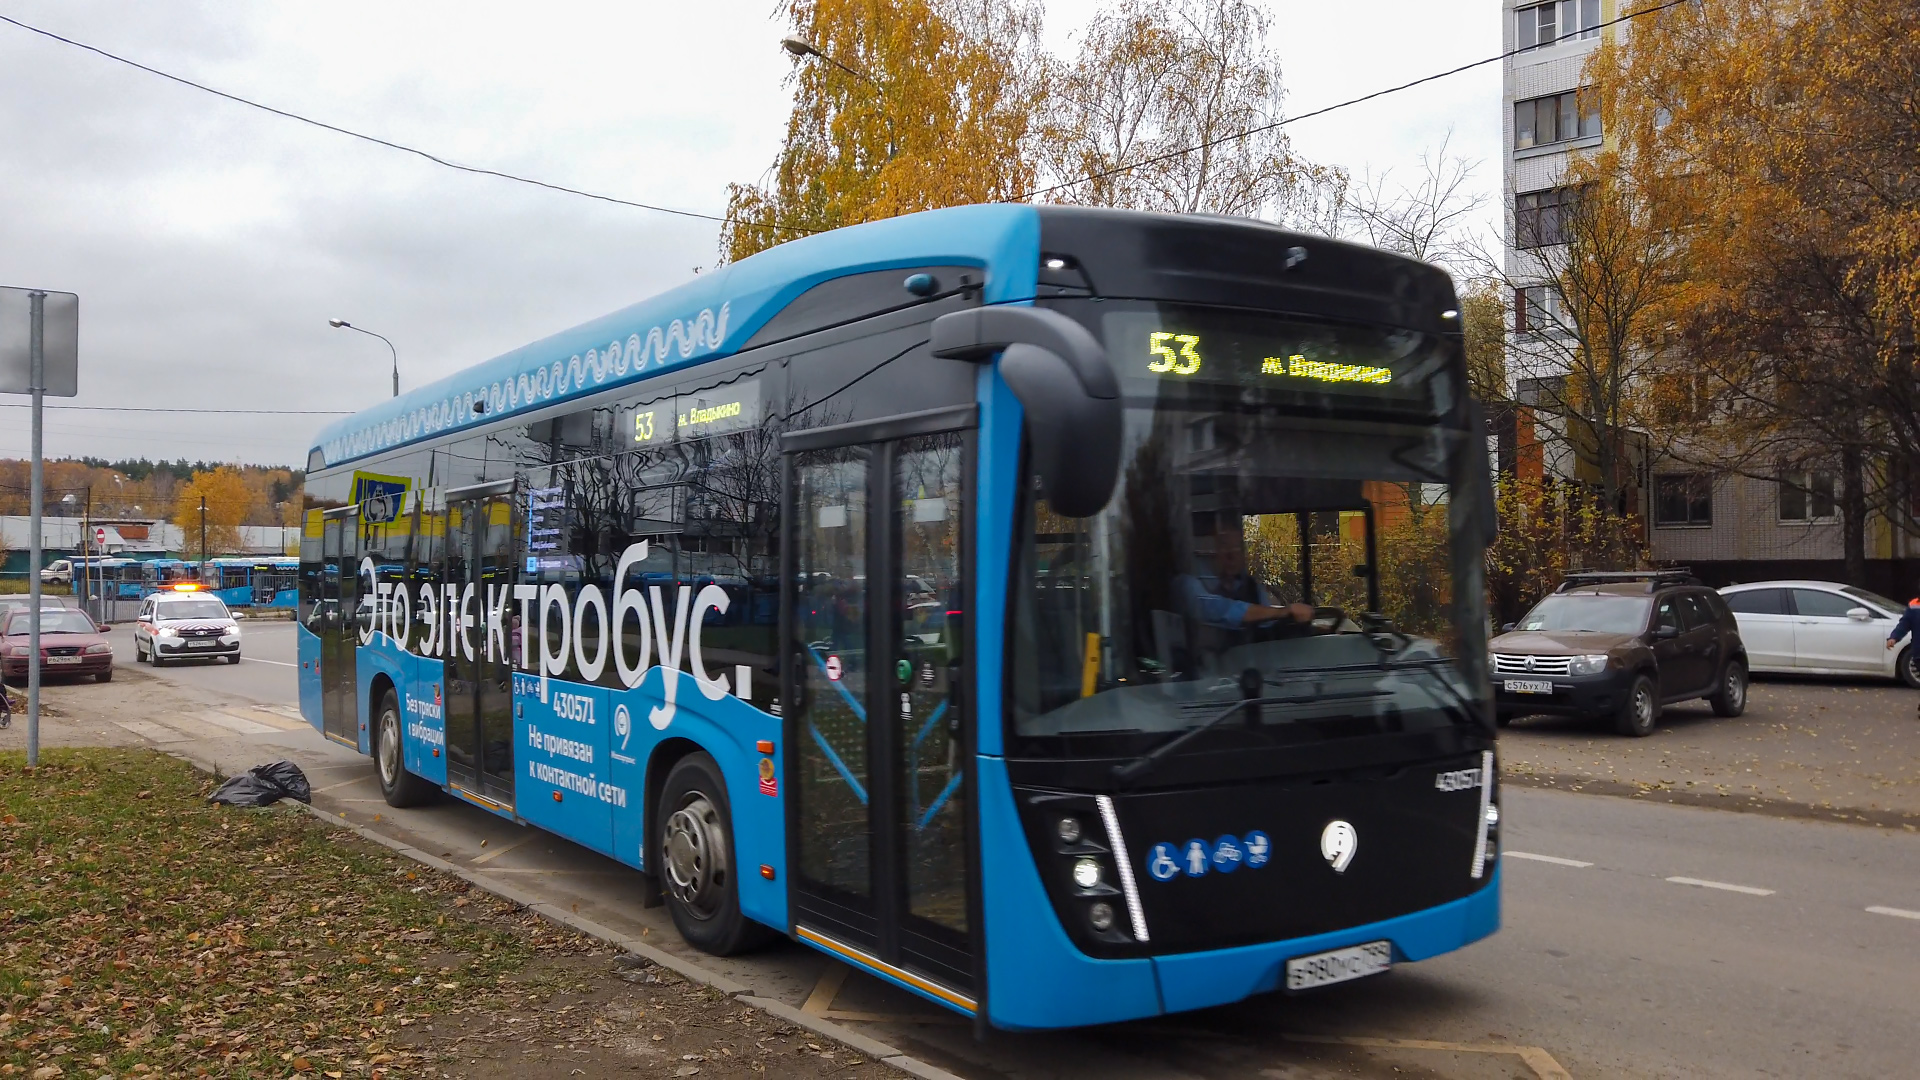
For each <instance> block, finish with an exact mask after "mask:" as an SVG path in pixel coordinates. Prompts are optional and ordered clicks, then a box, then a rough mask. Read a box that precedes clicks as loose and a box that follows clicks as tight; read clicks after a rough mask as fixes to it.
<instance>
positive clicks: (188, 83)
mask: <svg viewBox="0 0 1920 1080" xmlns="http://www.w3.org/2000/svg"><path fill="white" fill-rule="evenodd" d="M1688 2H1689V0H1668V2H1667V3H1664V4H1660V5H1657V6H1655V7H1650V8H1644V9H1642V10H1640V11H1635V12H1630V13H1628V14H1626V15H1621V16H1617V17H1615V18H1612V19H1608V20H1607V21H1605V22H1602V23H1599V24H1597V25H1596V26H1593V27H1588V28H1585V29H1581V30H1575V31H1573V32H1572V33H1567V34H1561V35H1559V36H1558V37H1556V38H1554V39H1553V40H1552V41H1546V42H1540V43H1538V44H1535V45H1529V46H1527V47H1526V48H1522V49H1509V50H1507V51H1505V52H1501V53H1496V54H1495V55H1493V56H1489V57H1486V58H1484V59H1481V60H1475V61H1473V62H1471V63H1467V64H1461V65H1459V66H1458V67H1452V68H1448V69H1447V70H1445V71H1437V72H1434V73H1433V74H1431V75H1424V76H1422V77H1420V78H1418V79H1414V80H1412V81H1410V82H1404V83H1401V84H1399V85H1397V86H1389V87H1386V88H1385V89H1382V90H1375V91H1373V92H1372V93H1369V94H1362V95H1360V96H1359V97H1355V98H1349V99H1347V100H1345V101H1341V102H1336V103H1334V104H1332V105H1328V106H1326V107H1324V108H1320V109H1315V110H1313V111H1312V112H1305V113H1301V114H1300V115H1298V116H1289V117H1285V118H1283V119H1280V120H1275V121H1273V122H1272V123H1268V124H1261V125H1259V126H1257V127H1252V128H1248V129H1247V130H1245V131H1236V132H1232V133H1230V134H1227V135H1222V136H1219V137H1218V138H1214V139H1208V140H1207V141H1205V142H1201V143H1196V144H1194V145H1192V146H1186V147H1181V148H1180V149H1177V150H1169V151H1166V152H1165V153H1161V154H1155V155H1154V156H1152V157H1148V158H1142V159H1141V160H1139V161H1133V162H1128V163H1126V164H1124V165H1116V166H1114V167H1113V168H1110V169H1102V170H1100V171H1098V172H1093V173H1088V174H1087V175H1085V176H1079V177H1075V178H1074V179H1072V180H1063V181H1061V182H1060V183H1057V184H1050V185H1048V186H1046V187H1042V188H1035V189H1034V190H1032V191H1028V192H1025V193H1024V194H1022V195H1019V196H1017V197H1016V200H1015V201H1018V202H1025V201H1027V200H1029V199H1035V198H1038V197H1040V196H1042V195H1050V194H1052V193H1054V192H1056V191H1064V190H1066V189H1068V188H1071V187H1077V186H1078V185H1080V184H1085V183H1088V182H1090V181H1094V180H1103V179H1106V178H1107V177H1110V176H1118V175H1119V174H1121V173H1124V172H1131V171H1132V170H1134V169H1139V168H1143V167H1145V166H1148V165H1155V164H1158V163H1160V162H1162V161H1169V160H1171V159H1173V158H1176V157H1181V156H1183V155H1186V154H1192V153H1196V152H1198V151H1201V150H1206V149H1210V148H1212V147H1215V146H1220V145H1223V144H1225V143H1229V142H1235V141H1238V140H1240V139H1245V138H1248V137H1250V136H1253V135H1258V134H1260V133H1262V132H1266V131H1272V130H1274V129H1275V128H1281V127H1286V126H1287V125H1289V124H1294V123H1298V122H1299V121H1301V120H1308V119H1312V118H1313V117H1316V116H1325V115H1327V114H1328V113H1332V112H1337V111H1339V110H1341V109H1346V108H1351V107H1352V106H1355V105H1359V104H1362V103H1364V102H1368V101H1373V100H1375V99H1377V98H1382V97H1386V96H1387V95H1389V94H1397V93H1400V92H1401V91H1404V90H1411V89H1413V88H1414V87H1416V86H1423V85H1425V84H1427V83H1430V82H1435V81H1437V80H1440V79H1444V78H1447V77H1449V76H1452V75H1458V74H1460V73H1462V72H1466V71H1472V70H1473V69H1475V68H1478V67H1484V66H1486V65H1488V64H1493V63H1498V62H1499V61H1501V60H1505V59H1507V58H1508V57H1510V56H1518V55H1519V54H1521V53H1523V52H1530V51H1532V50H1534V49H1538V48H1540V47H1542V46H1544V45H1551V44H1555V43H1557V42H1561V41H1566V40H1569V39H1571V38H1576V37H1580V36H1582V35H1584V34H1586V33H1588V32H1590V31H1594V30H1600V29H1603V28H1605V27H1609V26H1615V25H1618V24H1621V23H1626V22H1630V21H1632V20H1634V19H1639V18H1644V17H1645V16H1648V15H1654V14H1658V13H1659V12H1662V11H1666V10H1668V9H1669V8H1675V7H1679V6H1680V5H1682V4H1685V3H1688ZM0 22H5V23H9V24H11V25H13V26H17V27H19V28H20V29H22V30H25V31H27V32H29V33H32V34H38V35H40V36H41V37H44V38H48V39H51V40H53V41H58V42H60V43H61V44H63V45H70V46H72V47H74V48H76V49H82V50H85V51H87V52H90V53H93V54H94V55H96V56H100V57H104V58H106V59H108V60H112V61H113V62H115V63H118V64H125V65H126V66H128V67H131V68H134V69H136V70H138V71H144V72H146V73H147V74H149V75H156V76H158V77H160V78H162V79H166V80H168V81H169V82H174V83H178V84H179V85H181V86H185V87H189V88H191V89H194V90H199V91H201V92H203V93H208V94H212V95H214V96H215V97H219V98H224V99H226V100H227V101H231V102H234V103H235V104H238V105H245V106H247V107H248V108H253V109H259V110H260V111H262V112H266V113H271V114H273V115H274V116H278V117H281V118H283V119H287V120H294V121H297V122H299V123H302V124H307V125H310V126H312V127H317V128H320V129H321V130H323V131H331V132H333V133H335V134H337V135H345V136H347V137H348V138H351V139H359V140H360V141H362V142H368V143H372V144H373V145H375V146H382V147H386V148H387V149H389V150H398V151H400V152H401V153H403V154H412V155H414V156H416V157H420V158H424V159H425V160H427V161H430V162H432V163H433V164H435V165H439V166H442V167H444V168H448V169H453V170H456V171H458V172H464V173H471V174H473V175H476V176H492V177H496V178H498V179H501V180H509V181H512V182H514V183H517V184H526V185H529V186H532V187H538V188H545V189H547V190H549V191H557V192H560V193H561V194H565V195H577V196H579V197H581V198H584V199H593V200H595V201H597V202H605V203H613V204H615V205H618V206H630V207H633V208H635V209H639V210H651V211H654V212H655V213H660V214H672V215H674V216H676V217H685V218H696V219H699V220H701V221H716V222H719V223H721V224H723V225H728V224H741V225H750V226H753V227H755V228H762V229H780V230H784V231H787V232H796V233H801V234H803V235H804V234H809V233H812V232H814V231H816V230H813V229H808V228H805V227H803V226H799V225H781V224H778V223H776V222H768V221H743V220H741V219H739V218H735V217H730V216H727V215H725V214H707V213H702V212H700V211H697V210H679V209H675V208H673V207H670V206H659V205H656V204H654V203H644V202H638V201H636V200H633V199H622V198H619V197H618V196H614V195H605V194H601V193H600V192H595V191H585V190H582V189H580V188H575V187H568V186H567V185H565V184H556V183H553V182H551V181H547V180H539V179H535V178H533V177H529V176H521V175H519V174H517V173H510V172H505V171H503V170H500V169H490V168H486V167H484V166H479V165H465V164H462V163H460V162H457V161H451V160H449V159H447V158H444V157H441V156H439V155H438V154H433V153H429V152H428V151H426V150H422V149H420V148H419V147H415V146H408V145H407V144H405V143H399V142H394V141H393V140H391V139H383V138H381V137H379V136H377V135H368V134H366V133H364V132H359V131H355V130H353V129H351V128H346V127H341V126H340V125H338V124H330V123H327V122H326V121H323V120H315V119H313V118H312V117H309V116H303V115H301V114H300V113H296V112H292V111H289V110H287V109H281V108H276V107H274V106H272V105H265V104H262V103H260V102H258V101H254V100H252V99H251V98H246V97H242V96H240V95H239V94H233V93H228V92H227V91H225V90H219V89H216V88H214V87H211V86H208V85H206V84H205V83H200V82H195V81H194V80H192V79H188V78H185V77H183V76H180V75H175V74H172V73H171V72H166V71H162V70H160V69H159V68H156V67H151V66H149V65H147V64H142V63H140V62H139V61H137V60H130V59H128V58H127V57H124V56H121V55H119V54H117V53H113V52H109V51H107V50H106V49H102V48H100V47H99V46H97V45H89V44H87V43H86V42H84V41H76V40H74V39H73V38H70V37H64V36H62V35H60V34H56V33H54V32H53V31H51V30H45V29H42V28H40V27H38V26H34V25H32V24H30V23H24V22H21V21H20V20H19V19H15V18H12V17H11V16H7V15H0Z"/></svg>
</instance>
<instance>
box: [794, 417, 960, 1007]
mask: <svg viewBox="0 0 1920 1080" xmlns="http://www.w3.org/2000/svg"><path fill="white" fill-rule="evenodd" d="M895 433H897V430H896V431H889V432H887V434H895ZM850 434H851V435H852V436H853V438H858V437H859V436H860V434H861V433H860V432H858V431H855V432H852V433H850ZM869 434H870V435H871V434H878V432H877V431H875V430H873V429H871V428H870V429H869ZM836 442H837V443H838V444H837V445H835V443H836ZM970 445H971V440H970V439H969V438H968V437H967V436H966V434H965V433H964V432H961V431H954V430H947V431H938V430H935V431H933V432H931V433H929V434H926V435H919V436H914V437H910V438H900V439H892V440H889V441H865V442H855V441H852V440H851V439H849V438H848V437H847V433H842V432H836V431H834V430H831V429H829V430H816V431H806V432H796V433H793V434H791V435H789V436H788V437H787V439H786V443H785V446H786V449H787V450H788V451H789V453H788V456H787V461H788V465H787V467H788V470H789V473H788V491H789V492H790V493H791V494H792V499H793V504H792V512H791V513H789V514H788V515H786V520H787V523H788V524H787V533H788V535H787V538H786V543H785V544H784V545H783V548H784V550H785V551H787V552H788V553H790V556H789V557H790V559H791V561H790V562H789V564H788V565H789V567H790V573H789V574H788V575H787V580H788V582H789V594H788V604H787V618H786V627H787V630H786V635H787V640H788V641H789V648H788V649H787V653H788V657H787V661H786V664H785V665H784V667H785V680H786V681H785V686H784V688H783V693H782V698H783V700H786V701H791V702H794V703H795V706H796V707H795V708H793V709H791V710H789V711H788V716H787V718H786V723H787V738H786V745H787V746H788V747H791V748H793V750H791V751H790V756H789V757H788V762H789V764H788V773H787V776H788V783H789V785H790V789H791V796H790V797H791V799H792V803H791V805H790V806H789V811H788V818H787V821H788V833H789V839H788V852H789V865H790V866H791V867H792V873H791V874H790V880H791V894H790V896H791V903H790V907H791V910H792V913H793V914H792V918H793V921H794V926H793V931H794V933H795V934H796V935H798V936H800V937H803V938H807V939H809V940H811V941H813V942H814V943H815V944H818V945H822V946H824V947H826V948H829V949H832V950H833V951H836V952H838V953H840V954H841V955H843V956H847V957H848V958H849V959H852V960H855V961H856V962H859V963H863V964H866V965H867V966H868V967H871V968H875V969H878V970H881V971H883V972H885V973H887V974H889V975H891V976H893V977H894V978H896V979H899V980H900V981H902V982H905V983H907V984H909V985H913V986H915V987H917V988H919V989H920V990H921V991H922V992H925V993H928V994H930V995H932V996H935V997H938V998H941V999H943V1000H946V1001H948V1002H950V1003H952V1004H954V1005H957V1006H960V1007H961V1008H964V1009H967V1010H971V1009H972V1008H973V1006H974V1001H973V987H974V985H975V967H974V956H975V949H974V946H973V942H974V938H975V934H974V932H973V931H974V928H975V927H976V926H977V924H978V915H977V908H976V907H975V906H974V905H973V903H972V892H973V890H972V888H971V882H972V881H973V880H974V879H975V874H974V860H973V859H972V858H971V857H970V854H969V852H970V849H971V847H972V846H973V844H972V841H971V839H970V832H971V829H972V816H973V815H972V801H973V800H972V796H971V791H972V786H973V781H972V767H971V762H972V744H973V739H972V731H971V723H972V720H971V710H970V709H968V708H966V707H965V703H964V701H963V699H962V697H961V695H960V694H959V692H958V691H959V689H960V687H961V679H960V673H961V669H962V663H963V660H964V654H963V651H962V650H963V643H964V641H965V636H964V635H963V634H961V633H960V629H961V624H962V617H961V611H962V608H963V603H962V599H963V597H965V596H966V595H967V591H966V588H965V583H964V577H963V566H964V565H965V563H964V556H965V554H966V547H967V545H966V533H965V528H964V526H965V523H966V515H965V514H964V513H963V510H964V508H965V507H966V500H965V498H964V497H963V495H962V481H963V476H964V474H965V473H966V466H967V454H966V450H967V447H969V446H970Z"/></svg>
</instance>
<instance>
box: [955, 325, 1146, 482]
mask: <svg viewBox="0 0 1920 1080" xmlns="http://www.w3.org/2000/svg"><path fill="white" fill-rule="evenodd" d="M931 344H932V351H933V355H935V356H939V357H945V358H947V359H951V360H967V361H971V362H973V363H990V362H992V360H993V357H994V355H995V354H996V353H997V354H999V356H1000V377H1001V378H1002V379H1005V380H1006V383H1007V386H1008V388H1009V389H1011V390H1012V391H1013V394H1014V396H1015V397H1017V398H1019V399H1020V404H1021V405H1022V406H1023V407H1024V408H1025V409H1026V413H1027V421H1028V422H1027V425H1026V429H1027V439H1028V442H1029V444H1030V445H1031V447H1032V457H1033V468H1034V472H1035V474H1036V475H1038V476H1039V478H1040V491H1041V493H1042V494H1043V495H1045V496H1046V499H1047V505H1048V506H1049V507H1051V508H1052V509H1053V510H1054V511H1055V512H1056V513H1059V514H1064V515H1065V516H1067V517H1087V516H1089V515H1092V514H1095V513H1098V512H1099V511H1100V508H1101V507H1104V506H1106V505H1107V500H1108V499H1109V498H1110V497H1112V495H1113V485H1114V483H1115V481H1117V480H1118V479H1119V478H1120V433H1121V412H1120V383H1119V380H1117V379H1115V378H1114V375H1113V365H1111V364H1109V363H1108V362H1107V353H1106V350H1105V349H1102V348H1101V347H1100V343H1099V342H1098V341H1096V340H1094V337H1093V335H1092V334H1091V333H1089V332H1088V331H1087V329H1086V327H1083V326H1081V325H1080V324H1079V323H1077V322H1074V321H1073V320H1072V319H1069V318H1067V317H1066V316H1065V315H1062V314H1060V313H1059V312H1057V311H1048V310H1046V309H1045V308H1035V307H1001V306H992V307H978V308H968V309H967V310H965V311H954V312H949V313H947V314H945V315H942V316H940V317H939V318H938V319H935V320H934V321H933V332H932V342H931Z"/></svg>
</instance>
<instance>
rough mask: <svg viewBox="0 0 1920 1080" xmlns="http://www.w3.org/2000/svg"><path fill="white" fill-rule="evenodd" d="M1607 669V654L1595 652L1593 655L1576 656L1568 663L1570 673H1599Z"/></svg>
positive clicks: (1568, 672)
mask: <svg viewBox="0 0 1920 1080" xmlns="http://www.w3.org/2000/svg"><path fill="white" fill-rule="evenodd" d="M1605 670H1607V654H1606V653H1595V654H1593V655H1591V656H1576V657H1574V658H1573V663H1572V664H1570V665H1568V667H1567V674H1569V675H1598V674H1600V673H1601V672H1603V671H1605Z"/></svg>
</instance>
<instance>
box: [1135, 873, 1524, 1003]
mask: <svg viewBox="0 0 1920 1080" xmlns="http://www.w3.org/2000/svg"><path fill="white" fill-rule="evenodd" d="M1499 928H1500V864H1499V862H1497V861H1496V862H1495V863H1494V871H1493V874H1492V876H1491V878H1490V879H1489V880H1488V882H1487V884H1486V885H1485V886H1484V887H1483V888H1481V889H1480V890H1479V891H1478V892H1475V893H1472V894H1470V895H1468V896H1463V897H1461V898H1460V899H1458V900H1453V901H1449V902H1448V903H1445V904H1441V905H1439V906H1438V907H1432V908H1428V909H1426V910H1425V911H1416V912H1414V913H1412V914H1410V915H1400V916H1397V917H1395V918H1391V919H1383V920H1381V921H1379V922H1376V923H1369V924H1367V925H1365V926H1354V927H1348V928H1346V929H1344V930H1336V931H1333V932H1331V933H1326V934H1317V935H1315V936H1313V937H1305V938H1293V939H1290V940H1287V941H1271V942H1263V943H1261V944H1258V945H1243V946H1240V947H1238V948H1232V949H1213V950H1209V951H1207V952H1197V953H1182V954H1179V955H1175V956H1157V957H1154V958H1153V965H1154V973H1155V976H1156V979H1157V981H1158V983H1159V985H1160V1005H1161V1009H1162V1011H1164V1012H1169V1013H1175V1012H1185V1011H1187V1010H1189V1009H1206V1008H1211V1007H1213V1006H1215V1005H1226V1004H1230V1003H1232V1002H1235V1001H1240V1000H1242V999H1244V998H1248V997H1252V996H1253V995H1255V994H1265V993H1270V992H1272V991H1274V990H1277V989H1280V987H1281V986H1283V985H1284V984H1285V981H1286V969H1287V961H1288V960H1290V959H1292V958H1294V957H1296V956H1312V955H1314V954H1316V953H1323V952H1327V951H1330V950H1332V949H1340V948H1345V947H1346V946H1349V945H1360V944H1364V943H1366V942H1369V941H1381V940H1385V941H1391V942H1393V959H1394V963H1396V964H1398V963H1407V962H1411V961H1415V960H1425V959H1427V958H1428V957H1430V956H1438V955H1440V954H1441V953H1445V952H1451V951H1452V950H1454V949H1458V948H1460V947H1461V946H1463V945H1467V944H1470V943H1472V942H1475V941H1478V940H1480V939H1481V938H1484V937H1487V936H1488V935H1490V934H1492V933H1493V932H1494V931H1495V930H1498V929H1499Z"/></svg>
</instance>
